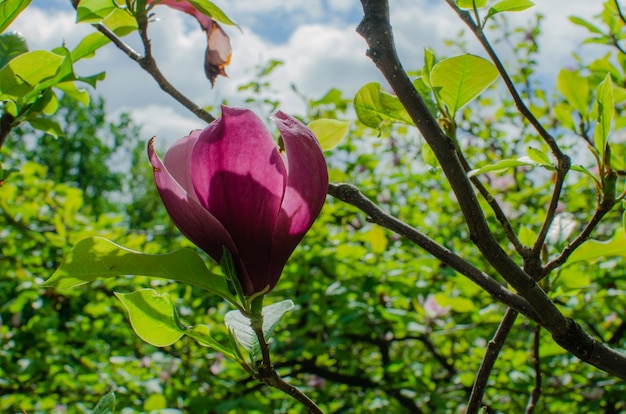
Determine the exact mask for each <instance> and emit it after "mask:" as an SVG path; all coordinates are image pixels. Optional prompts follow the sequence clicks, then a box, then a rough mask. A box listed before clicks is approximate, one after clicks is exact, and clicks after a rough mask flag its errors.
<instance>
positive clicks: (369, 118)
mask: <svg viewBox="0 0 626 414" xmlns="http://www.w3.org/2000/svg"><path fill="white" fill-rule="evenodd" d="M354 109H355V110H356V114H357V116H358V118H359V121H361V122H362V123H363V124H364V125H366V126H368V127H371V128H380V126H381V124H383V123H385V122H399V123H403V124H407V125H413V121H412V120H411V117H410V116H409V114H408V113H407V112H406V109H404V107H403V106H402V104H401V103H400V100H399V99H398V97H397V96H395V95H391V94H389V93H387V92H384V91H382V90H381V89H380V84H379V83H378V82H371V83H368V84H366V85H365V86H363V87H362V88H361V89H359V91H358V92H357V93H356V95H355V97H354Z"/></svg>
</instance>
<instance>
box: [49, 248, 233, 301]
mask: <svg viewBox="0 0 626 414" xmlns="http://www.w3.org/2000/svg"><path fill="white" fill-rule="evenodd" d="M120 275H138V276H139V275H141V276H151V277H157V278H161V279H170V280H176V281H178V282H183V283H189V284H190V285H193V286H197V287H199V288H202V289H204V290H207V291H209V292H212V293H215V294H217V295H219V296H221V297H222V298H224V299H226V300H229V301H233V300H234V297H233V296H232V294H231V293H230V291H229V290H228V285H227V283H226V279H225V278H224V277H222V276H219V275H216V274H214V273H212V272H210V271H209V269H207V267H206V264H205V263H204V261H203V260H202V258H201V257H200V256H199V255H198V254H197V253H196V252H194V251H193V250H191V249H180V250H176V251H173V252H171V253H167V254H145V253H140V252H136V251H133V250H130V249H126V248H124V247H122V246H119V245H117V244H115V243H113V242H112V241H110V240H107V239H105V238H102V237H91V238H87V239H84V240H81V241H80V242H78V243H77V244H76V246H74V248H73V249H72V250H71V251H70V252H69V254H68V255H67V257H66V258H65V260H64V261H63V263H62V264H61V266H59V268H58V269H57V270H56V271H55V272H54V274H53V275H52V277H50V279H48V280H47V281H46V282H45V284H44V286H52V287H55V288H57V289H59V290H61V291H63V290H68V289H71V288H73V287H76V286H80V285H83V284H85V283H88V282H93V281H94V280H97V279H100V278H110V277H116V276H120Z"/></svg>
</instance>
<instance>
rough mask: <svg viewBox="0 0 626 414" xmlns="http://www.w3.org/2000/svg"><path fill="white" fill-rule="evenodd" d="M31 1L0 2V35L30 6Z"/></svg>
mask: <svg viewBox="0 0 626 414" xmlns="http://www.w3.org/2000/svg"><path fill="white" fill-rule="evenodd" d="M30 2H31V0H3V1H0V33H2V32H4V31H5V30H6V28H7V27H9V25H10V24H11V23H12V22H13V20H15V18H16V17H17V16H19V14H20V13H21V12H22V11H23V10H24V9H25V8H26V7H28V5H29V4H30Z"/></svg>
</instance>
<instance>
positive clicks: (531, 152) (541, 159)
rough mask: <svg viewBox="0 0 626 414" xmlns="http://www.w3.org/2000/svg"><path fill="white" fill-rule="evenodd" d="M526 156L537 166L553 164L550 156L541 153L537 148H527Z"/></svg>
mask: <svg viewBox="0 0 626 414" xmlns="http://www.w3.org/2000/svg"><path fill="white" fill-rule="evenodd" d="M526 154H527V155H528V158H530V159H531V160H532V161H534V162H535V163H537V164H540V165H541V164H548V165H550V164H552V160H550V157H549V156H548V154H545V153H543V152H541V151H539V150H538V149H537V148H533V147H528V148H526Z"/></svg>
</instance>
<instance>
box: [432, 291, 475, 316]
mask: <svg viewBox="0 0 626 414" xmlns="http://www.w3.org/2000/svg"><path fill="white" fill-rule="evenodd" d="M435 300H436V301H437V303H438V304H439V305H440V306H441V307H443V308H445V307H448V306H449V307H450V308H451V309H452V310H453V311H455V312H471V311H473V310H475V309H476V306H475V305H474V302H472V301H471V300H470V299H468V298H464V297H460V296H457V297H450V296H448V295H447V294H445V293H436V294H435Z"/></svg>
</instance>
